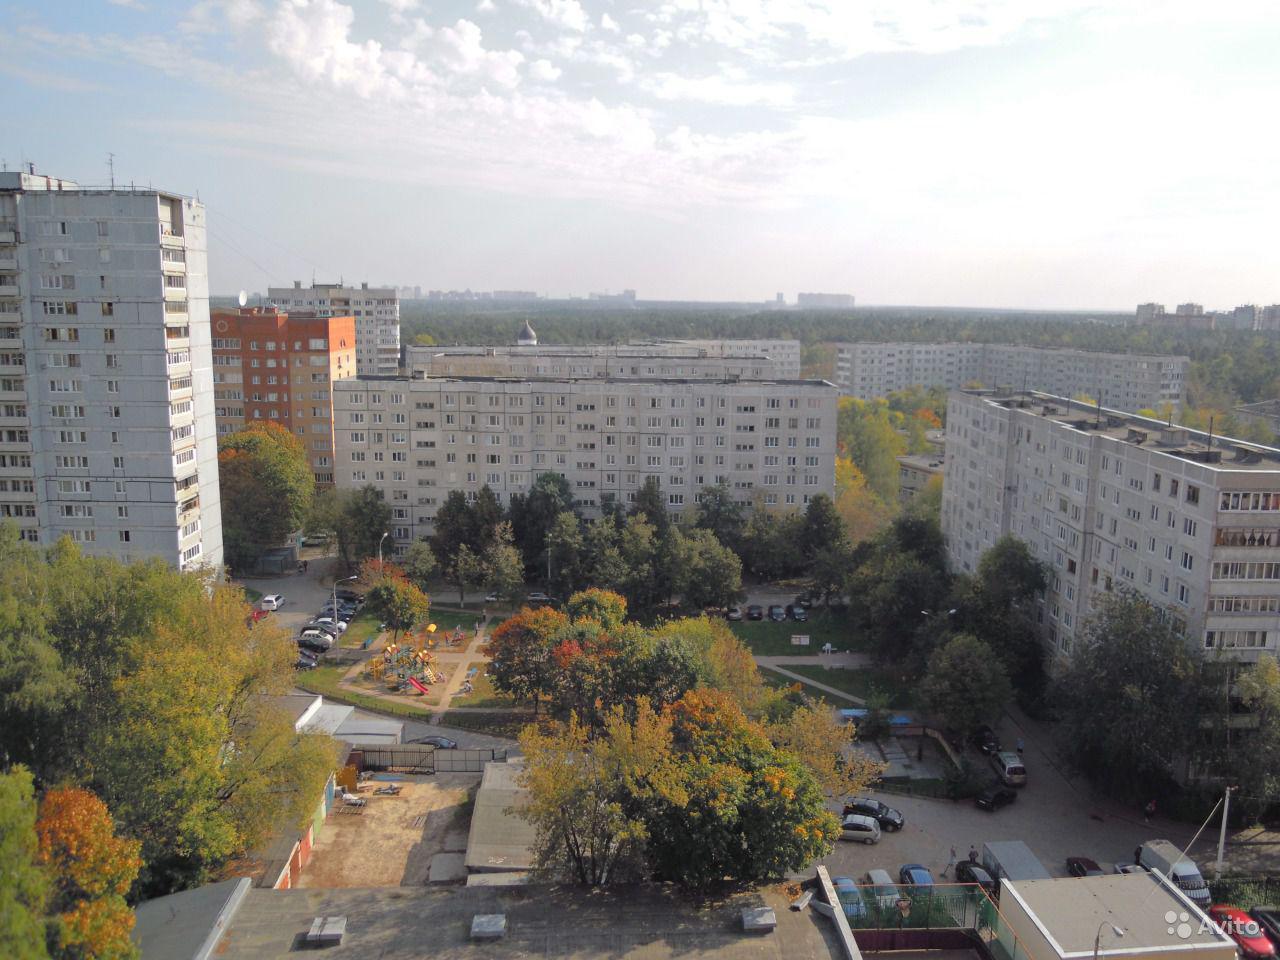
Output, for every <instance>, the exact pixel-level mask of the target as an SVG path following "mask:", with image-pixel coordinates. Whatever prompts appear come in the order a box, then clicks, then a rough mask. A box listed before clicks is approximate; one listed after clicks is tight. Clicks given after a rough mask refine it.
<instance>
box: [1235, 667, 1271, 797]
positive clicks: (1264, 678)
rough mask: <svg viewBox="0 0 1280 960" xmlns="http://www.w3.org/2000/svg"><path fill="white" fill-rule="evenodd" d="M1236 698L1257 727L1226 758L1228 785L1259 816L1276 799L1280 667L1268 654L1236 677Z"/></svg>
mask: <svg viewBox="0 0 1280 960" xmlns="http://www.w3.org/2000/svg"><path fill="white" fill-rule="evenodd" d="M1236 695H1237V696H1238V697H1239V698H1240V702H1241V703H1243V704H1244V706H1245V707H1247V708H1248V710H1249V712H1250V714H1251V715H1252V716H1253V717H1254V718H1255V720H1256V723H1257V727H1256V729H1255V730H1254V731H1253V732H1252V735H1251V736H1249V737H1247V739H1246V740H1245V741H1244V742H1242V743H1240V744H1239V745H1238V746H1237V747H1236V748H1235V749H1234V750H1233V751H1232V753H1231V755H1230V775H1231V779H1232V782H1234V783H1237V784H1239V785H1240V792H1241V793H1242V794H1244V796H1246V797H1247V798H1249V799H1248V800H1247V801H1246V802H1247V803H1249V804H1250V805H1251V806H1252V807H1253V809H1254V811H1255V812H1256V813H1258V814H1261V813H1262V812H1263V811H1264V810H1265V809H1266V808H1267V807H1268V806H1269V805H1270V804H1273V803H1275V802H1276V800H1278V799H1280V665H1277V663H1276V658H1275V657H1274V656H1271V655H1270V654H1265V653H1264V654H1263V655H1262V656H1260V657H1259V658H1258V662H1257V663H1254V664H1252V665H1251V666H1249V667H1246V668H1245V669H1244V670H1242V671H1241V672H1240V674H1239V675H1238V676H1237V677H1236Z"/></svg>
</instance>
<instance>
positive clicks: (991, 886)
mask: <svg viewBox="0 0 1280 960" xmlns="http://www.w3.org/2000/svg"><path fill="white" fill-rule="evenodd" d="M956 883H976V884H977V885H978V886H980V887H982V889H983V890H985V891H987V893H989V894H991V895H992V896H995V894H996V881H995V878H994V877H993V876H991V874H989V873H987V870H986V867H984V866H982V864H980V863H970V862H969V861H968V860H961V861H960V862H959V863H957V864H956Z"/></svg>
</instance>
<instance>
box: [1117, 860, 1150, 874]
mask: <svg viewBox="0 0 1280 960" xmlns="http://www.w3.org/2000/svg"><path fill="white" fill-rule="evenodd" d="M1113 869H1114V871H1115V872H1116V873H1146V871H1145V870H1143V869H1142V867H1140V866H1138V865H1137V864H1136V863H1127V862H1126V863H1117V864H1116V865H1115V867H1114V868H1113Z"/></svg>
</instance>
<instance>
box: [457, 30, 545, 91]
mask: <svg viewBox="0 0 1280 960" xmlns="http://www.w3.org/2000/svg"><path fill="white" fill-rule="evenodd" d="M438 36H439V39H440V42H441V44H442V45H443V48H444V54H445V58H446V60H447V62H449V63H450V65H451V66H453V67H454V68H455V69H456V70H457V71H458V72H460V73H463V74H469V75H478V76H481V77H483V78H486V79H489V80H492V81H493V82H494V83H497V84H499V85H501V86H503V87H514V86H516V85H517V84H519V83H520V71H519V66H520V64H521V63H523V62H524V54H522V53H521V52H520V51H519V50H501V51H499V50H486V49H485V48H484V44H483V42H482V37H481V32H480V28H479V27H478V26H477V25H476V24H474V23H472V22H471V21H470V20H459V21H458V22H457V23H455V24H454V25H453V26H452V27H444V28H442V29H441V30H439V31H438Z"/></svg>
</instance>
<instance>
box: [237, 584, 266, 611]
mask: <svg viewBox="0 0 1280 960" xmlns="http://www.w3.org/2000/svg"><path fill="white" fill-rule="evenodd" d="M240 589H241V590H243V591H244V598H245V599H246V600H248V601H249V602H250V603H252V604H253V605H254V606H257V605H258V601H259V600H261V599H262V591H261V590H255V589H253V587H246V586H245V585H244V584H241V585H240Z"/></svg>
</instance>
